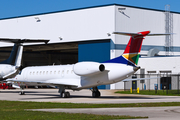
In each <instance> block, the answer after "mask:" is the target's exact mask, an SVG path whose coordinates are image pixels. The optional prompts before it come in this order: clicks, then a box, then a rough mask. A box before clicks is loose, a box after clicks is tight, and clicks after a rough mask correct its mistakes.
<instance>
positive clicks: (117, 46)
mask: <svg viewBox="0 0 180 120" xmlns="http://www.w3.org/2000/svg"><path fill="white" fill-rule="evenodd" d="M114 46H115V47H114V48H111V49H115V50H124V49H125V48H126V46H127V45H126V44H115V45H114ZM152 48H157V49H158V50H160V51H166V49H165V47H164V46H155V45H142V47H141V50H144V51H149V50H150V49H152ZM173 51H174V52H180V47H177V46H174V47H173Z"/></svg>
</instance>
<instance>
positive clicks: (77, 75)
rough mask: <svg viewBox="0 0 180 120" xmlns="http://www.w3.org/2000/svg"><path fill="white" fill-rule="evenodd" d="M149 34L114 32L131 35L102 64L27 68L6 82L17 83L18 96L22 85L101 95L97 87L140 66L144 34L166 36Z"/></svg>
mask: <svg viewBox="0 0 180 120" xmlns="http://www.w3.org/2000/svg"><path fill="white" fill-rule="evenodd" d="M149 33H150V31H144V32H139V33H124V32H114V34H120V35H128V36H131V38H130V40H129V42H128V44H127V46H126V49H125V51H124V53H123V55H121V56H119V57H117V58H114V59H111V60H108V61H105V62H103V63H98V62H78V63H76V64H73V65H54V66H37V67H26V68H24V69H23V70H22V72H21V74H19V75H17V76H16V77H15V78H13V79H9V80H7V81H9V82H14V83H13V84H14V85H16V86H20V88H21V92H20V94H21V95H22V94H24V91H23V88H24V86H25V85H34V86H37V85H52V86H58V88H59V93H60V97H70V93H69V92H65V89H72V90H81V89H85V88H92V96H93V97H100V92H99V90H98V88H97V86H99V85H108V84H112V83H116V82H119V81H122V80H124V79H126V78H128V77H129V76H131V75H132V74H134V73H135V72H136V71H137V70H138V69H140V67H139V66H137V63H138V59H139V53H140V50H141V46H142V41H143V39H144V37H145V36H147V35H148V36H154V35H169V34H149ZM132 80H134V79H132Z"/></svg>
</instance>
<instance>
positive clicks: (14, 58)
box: [0, 38, 49, 81]
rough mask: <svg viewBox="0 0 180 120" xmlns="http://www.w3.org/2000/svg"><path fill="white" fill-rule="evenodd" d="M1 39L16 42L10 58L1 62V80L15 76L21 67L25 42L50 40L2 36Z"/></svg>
mask: <svg viewBox="0 0 180 120" xmlns="http://www.w3.org/2000/svg"><path fill="white" fill-rule="evenodd" d="M0 41H3V42H10V43H14V46H13V49H12V51H11V54H10V56H9V58H8V59H6V60H4V61H2V62H0V80H1V81H2V80H5V79H7V78H12V77H15V76H16V75H17V74H18V73H19V71H20V68H21V59H22V54H23V45H22V44H23V43H35V42H45V43H47V42H48V41H49V40H30V39H8V38H0Z"/></svg>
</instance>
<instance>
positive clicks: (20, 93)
mask: <svg viewBox="0 0 180 120" xmlns="http://www.w3.org/2000/svg"><path fill="white" fill-rule="evenodd" d="M20 90H21V91H20V92H19V95H25V92H24V86H20Z"/></svg>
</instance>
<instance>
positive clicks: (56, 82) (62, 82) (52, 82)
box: [6, 79, 78, 87]
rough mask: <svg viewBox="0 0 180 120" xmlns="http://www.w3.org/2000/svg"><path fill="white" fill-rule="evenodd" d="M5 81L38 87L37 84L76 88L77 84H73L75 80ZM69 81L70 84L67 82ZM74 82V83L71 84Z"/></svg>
mask: <svg viewBox="0 0 180 120" xmlns="http://www.w3.org/2000/svg"><path fill="white" fill-rule="evenodd" d="M6 81H8V82H15V83H16V82H17V83H20V84H21V83H23V84H27V85H28V84H33V85H39V84H43V85H57V86H58V85H64V86H73V87H77V86H78V84H77V83H76V82H75V81H77V80H74V79H70V80H67V79H50V80H46V81H27V80H15V79H7V80H6ZM69 81H71V82H69ZM73 81H74V82H73Z"/></svg>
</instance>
